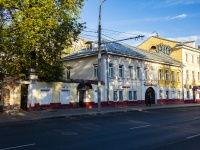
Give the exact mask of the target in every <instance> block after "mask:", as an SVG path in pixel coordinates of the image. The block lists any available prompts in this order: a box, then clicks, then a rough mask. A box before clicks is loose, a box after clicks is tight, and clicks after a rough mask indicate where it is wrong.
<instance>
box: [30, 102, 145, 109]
mask: <svg viewBox="0 0 200 150" xmlns="http://www.w3.org/2000/svg"><path fill="white" fill-rule="evenodd" d="M142 104H145V101H141V100H140V101H123V102H113V101H110V102H101V107H127V106H136V105H142ZM78 107H83V108H97V107H98V104H97V103H94V102H84V104H83V106H80V105H79V103H70V104H61V103H50V104H49V105H40V104H39V103H36V104H35V106H34V107H31V106H29V107H28V109H29V110H44V109H66V108H78Z"/></svg>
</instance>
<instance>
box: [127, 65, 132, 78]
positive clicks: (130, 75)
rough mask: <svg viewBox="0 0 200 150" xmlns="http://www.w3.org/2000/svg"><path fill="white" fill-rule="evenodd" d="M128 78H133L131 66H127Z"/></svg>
mask: <svg viewBox="0 0 200 150" xmlns="http://www.w3.org/2000/svg"><path fill="white" fill-rule="evenodd" d="M128 77H129V78H131V79H132V78H133V66H128Z"/></svg>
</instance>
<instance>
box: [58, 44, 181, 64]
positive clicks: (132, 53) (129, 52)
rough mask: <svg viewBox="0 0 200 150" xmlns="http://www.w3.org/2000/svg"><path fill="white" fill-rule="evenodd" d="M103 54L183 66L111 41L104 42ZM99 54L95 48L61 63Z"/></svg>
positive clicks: (166, 56) (83, 50)
mask: <svg viewBox="0 0 200 150" xmlns="http://www.w3.org/2000/svg"><path fill="white" fill-rule="evenodd" d="M102 43H103V44H102V45H101V52H102V55H103V54H105V53H108V54H110V55H118V56H122V57H129V58H134V59H140V60H146V61H151V62H157V63H162V64H168V65H175V66H182V63H181V62H179V61H177V60H175V59H173V58H171V57H170V56H169V55H167V54H164V53H162V52H160V53H155V52H150V51H146V50H142V49H139V48H137V47H133V46H130V45H126V44H121V43H112V42H110V41H102ZM97 54H98V48H97V47H95V46H94V47H93V48H92V49H90V50H86V49H82V50H81V51H78V52H76V53H74V54H70V55H67V56H65V57H64V58H62V59H61V61H65V60H70V59H77V58H82V57H89V56H94V55H97Z"/></svg>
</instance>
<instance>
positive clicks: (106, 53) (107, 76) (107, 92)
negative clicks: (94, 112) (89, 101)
mask: <svg viewBox="0 0 200 150" xmlns="http://www.w3.org/2000/svg"><path fill="white" fill-rule="evenodd" d="M108 67H109V66H108V51H106V77H107V79H106V80H107V103H108V104H109V76H108Z"/></svg>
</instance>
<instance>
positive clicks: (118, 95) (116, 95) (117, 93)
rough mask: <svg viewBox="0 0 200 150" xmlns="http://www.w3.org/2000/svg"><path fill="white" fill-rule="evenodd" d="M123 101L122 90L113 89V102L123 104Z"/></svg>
mask: <svg viewBox="0 0 200 150" xmlns="http://www.w3.org/2000/svg"><path fill="white" fill-rule="evenodd" d="M123 101H124V89H114V90H113V102H123Z"/></svg>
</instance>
